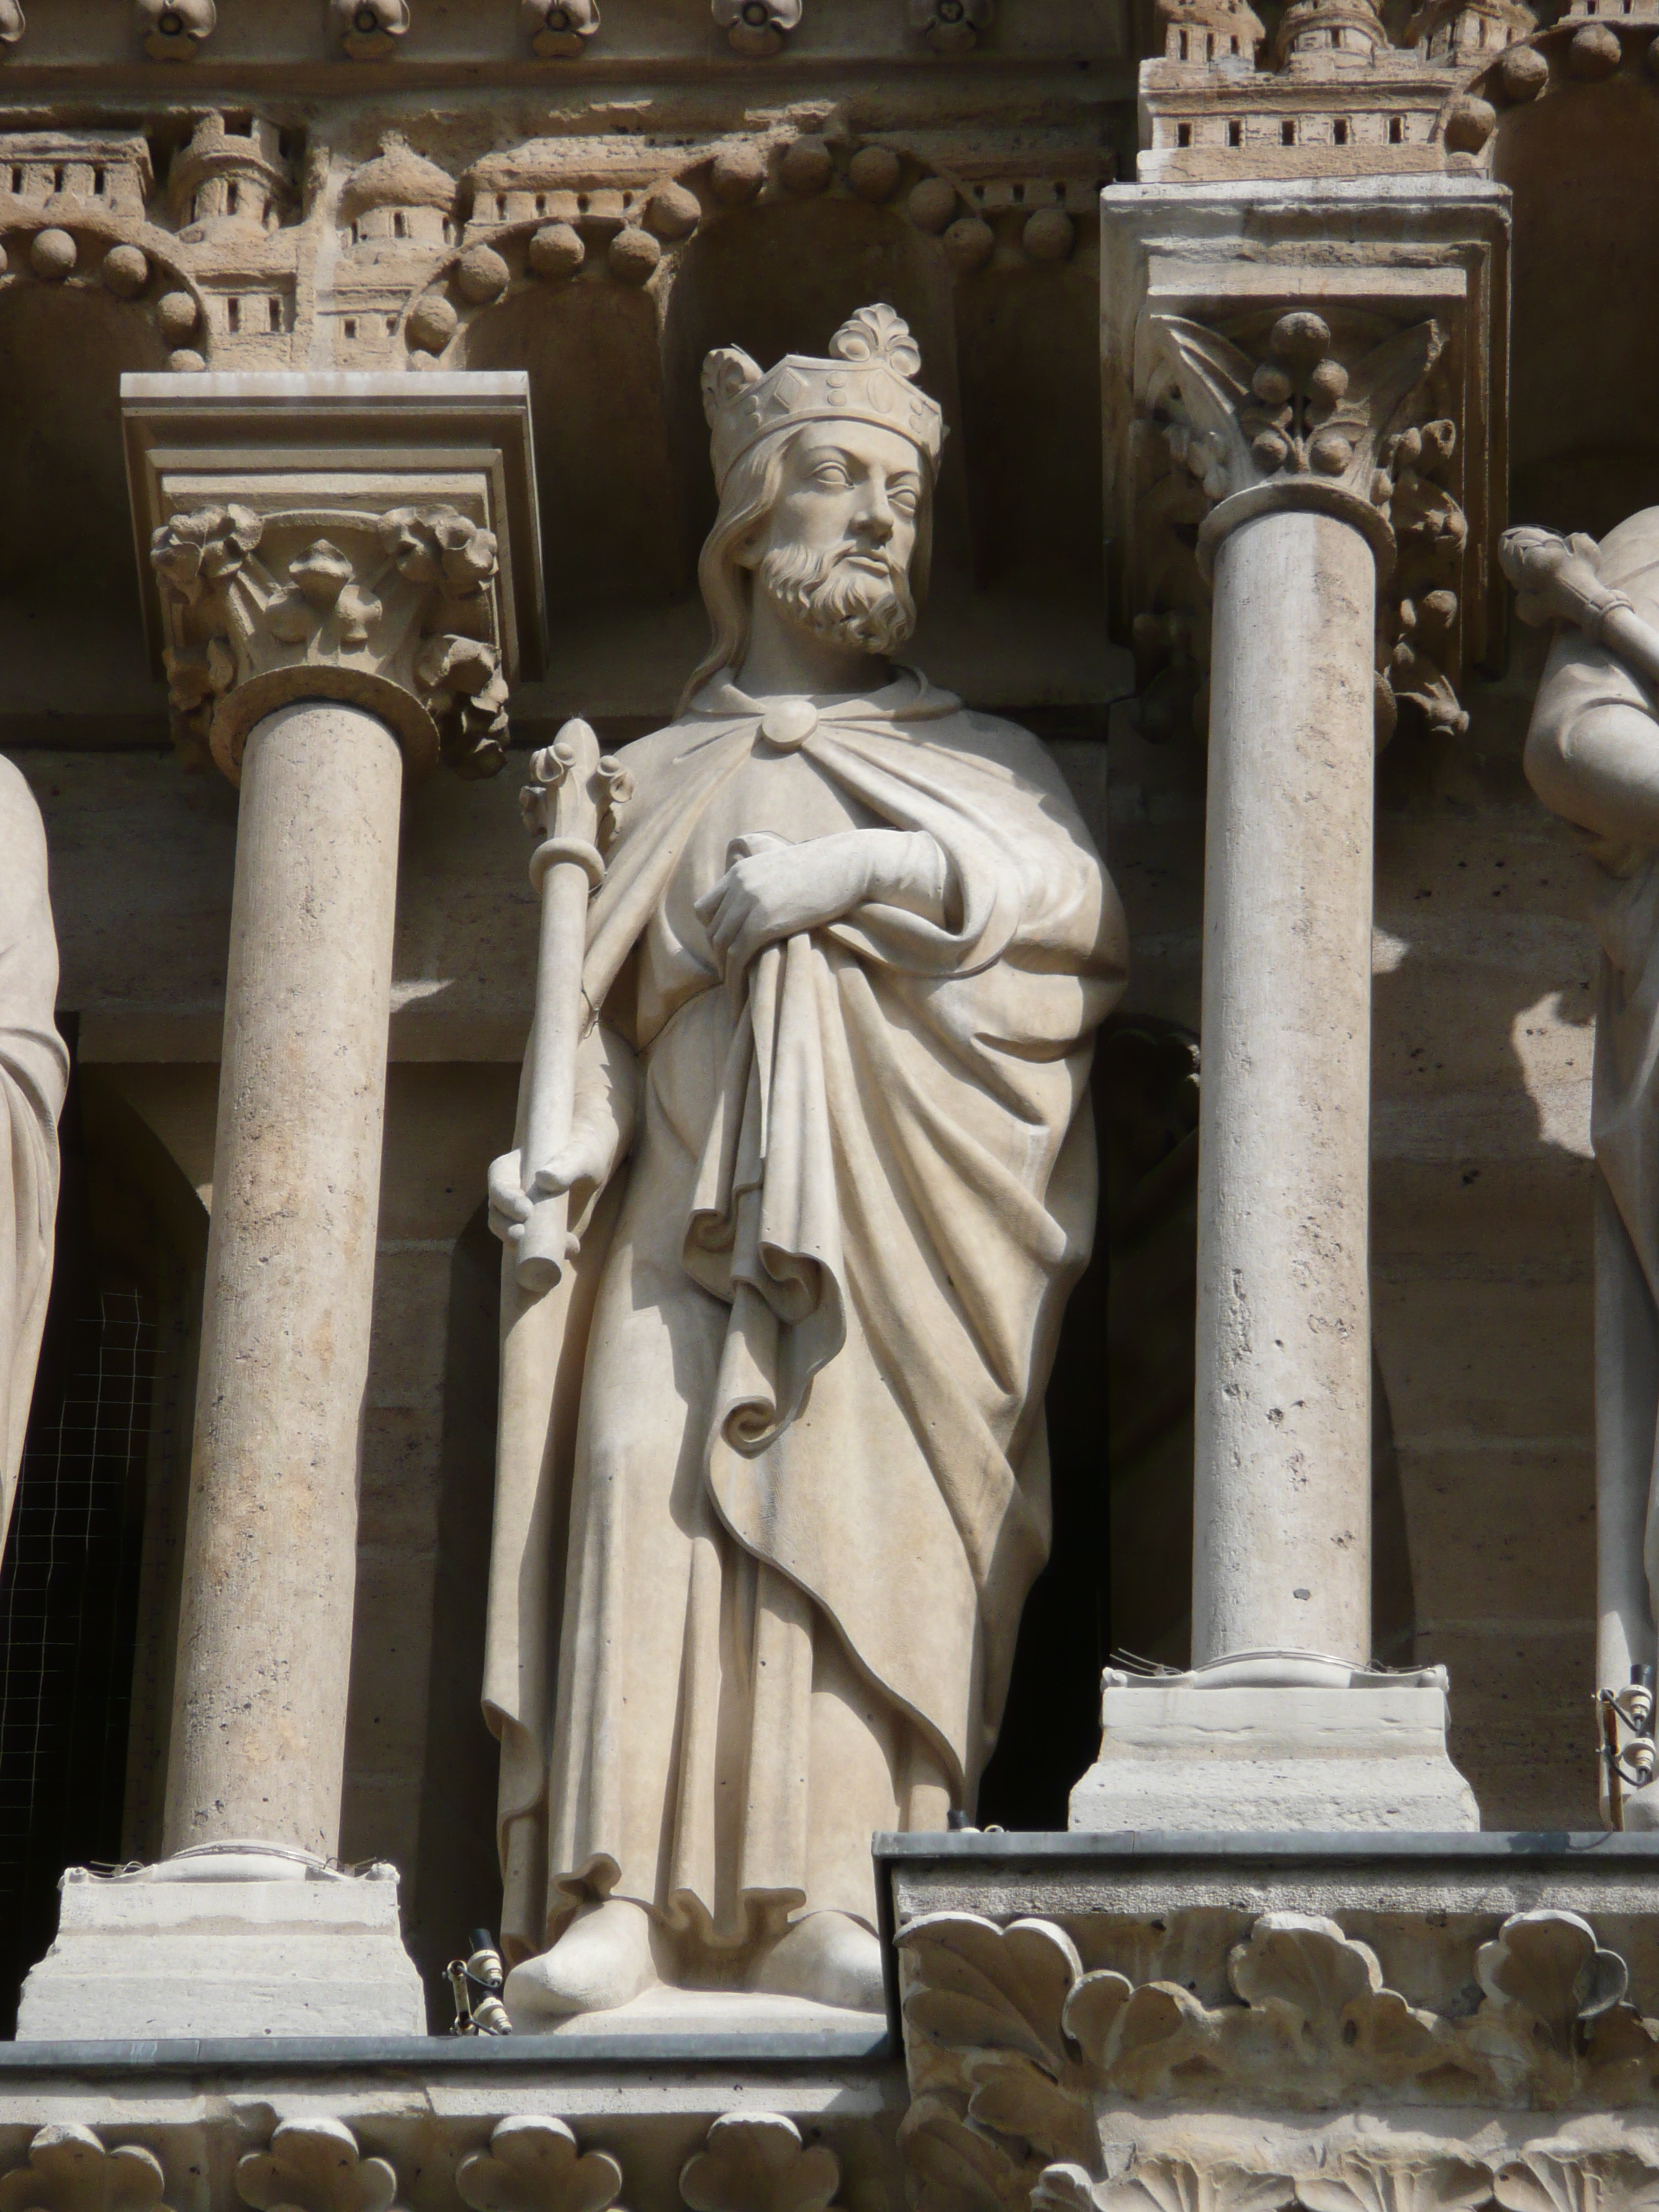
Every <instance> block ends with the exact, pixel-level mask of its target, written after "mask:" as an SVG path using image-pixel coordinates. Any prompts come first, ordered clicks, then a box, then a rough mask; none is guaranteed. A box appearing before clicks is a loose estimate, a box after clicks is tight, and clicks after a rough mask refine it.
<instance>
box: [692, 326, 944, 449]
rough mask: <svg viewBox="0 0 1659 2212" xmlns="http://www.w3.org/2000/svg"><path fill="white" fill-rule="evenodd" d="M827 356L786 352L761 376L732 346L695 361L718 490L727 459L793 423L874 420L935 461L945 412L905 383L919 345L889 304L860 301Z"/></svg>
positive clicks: (914, 368) (912, 373) (918, 363)
mask: <svg viewBox="0 0 1659 2212" xmlns="http://www.w3.org/2000/svg"><path fill="white" fill-rule="evenodd" d="M829 353H830V358H829V360H828V361H820V360H818V359H817V357H816V356H813V355H810V354H799V353H791V354H786V355H785V356H784V357H783V359H782V360H781V362H777V363H776V364H775V366H774V367H773V368H769V369H768V370H767V371H766V372H765V374H762V372H761V369H760V368H759V366H758V364H757V362H752V361H751V360H750V358H749V356H748V355H747V354H746V353H744V350H743V349H742V348H741V347H740V346H720V347H718V348H717V349H715V351H714V352H713V353H711V354H710V355H709V356H708V359H707V360H706V361H705V362H703V365H702V404H703V412H704V413H705V414H706V415H707V416H708V427H709V428H710V429H711V430H712V431H713V433H714V444H713V452H714V483H715V485H716V487H717V488H718V489H720V490H721V491H724V490H725V489H726V477H728V476H729V475H730V474H731V472H732V466H733V465H734V463H736V462H737V461H738V460H740V459H742V458H743V456H744V454H745V453H747V452H748V451H749V450H750V447H752V446H756V445H758V444H759V442H760V441H761V440H762V439H763V438H766V437H769V436H770V435H771V434H772V433H773V432H774V431H775V430H787V429H791V428H793V426H794V425H795V424H796V423H797V422H874V423H877V424H878V425H879V426H880V428H883V429H884V430H897V431H899V432H900V433H901V434H902V435H903V436H904V437H907V438H908V439H909V440H910V441H911V443H912V444H913V445H914V446H915V447H916V448H917V450H918V451H919V452H921V453H924V454H926V456H927V462H928V466H929V469H930V470H933V469H936V468H937V467H938V465H939V447H941V445H942V444H943V443H944V441H945V418H944V417H943V416H942V415H941V414H940V412H939V404H938V403H937V401H935V400H933V399H930V398H928V396H927V393H926V392H920V391H918V390H917V388H916V386H915V384H914V383H913V382H912V379H913V378H914V377H915V374H916V372H917V370H918V369H919V368H921V347H920V346H918V345H917V343H916V342H915V339H914V338H913V337H911V335H910V331H909V328H908V325H907V324H906V323H905V321H904V319H903V318H902V316H900V315H898V314H896V313H894V311H893V309H892V308H891V307H884V306H880V305H878V306H875V307H860V309H859V311H858V313H857V314H855V315H854V316H852V317H850V318H849V319H848V321H846V322H844V323H843V324H842V326H841V328H840V329H839V330H838V331H836V335H835V336H834V337H832V338H831V339H830V341H829Z"/></svg>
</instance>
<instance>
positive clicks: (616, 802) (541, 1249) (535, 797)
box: [514, 720, 631, 1291]
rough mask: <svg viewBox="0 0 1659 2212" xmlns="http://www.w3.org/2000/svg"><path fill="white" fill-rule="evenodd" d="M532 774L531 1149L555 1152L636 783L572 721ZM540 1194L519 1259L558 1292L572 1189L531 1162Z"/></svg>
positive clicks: (566, 1116) (528, 803)
mask: <svg viewBox="0 0 1659 2212" xmlns="http://www.w3.org/2000/svg"><path fill="white" fill-rule="evenodd" d="M530 773H531V775H532V778H533V779H534V781H532V782H530V783H527V784H526V786H525V787H524V789H523V791H522V792H521V793H520V797H519V804H520V806H521V807H522V808H523V810H524V818H525V822H526V825H527V827H528V828H529V829H531V830H532V832H533V833H534V834H535V835H536V836H538V838H539V839H540V840H541V842H539V843H538V846H537V848H536V849H535V851H534V852H533V853H532V854H531V856H530V881H531V884H532V886H533V887H534V889H535V890H537V891H538V893H539V894H540V897H541V941H540V945H539V947H538V957H537V963H536V1016H535V1021H534V1024H533V1025H532V1030H531V1043H530V1056H529V1066H528V1068H527V1070H526V1073H527V1076H528V1079H529V1097H528V1100H527V1110H526V1120H525V1133H526V1134H525V1145H524V1152H523V1157H524V1158H525V1159H526V1161H529V1160H542V1161H545V1160H550V1159H551V1158H554V1157H555V1155H556V1153H557V1152H559V1150H560V1148H561V1147H562V1146H563V1145H565V1144H566V1143H567V1142H568V1139H569V1136H570V1123H571V1116H572V1114H573V1113H574V1107H575V1097H576V1052H577V1048H578V1046H579V1045H580V1042H581V1038H582V1031H583V1030H584V1029H585V1028H586V1019H585V1015H584V1004H585V1002H584V1000H583V998H582V959H583V956H584V954H585V953H586V948H587V902H588V899H589V898H590V896H592V893H593V892H594V891H596V890H598V889H599V885H600V884H601V883H602V882H603V881H604V879H605V861H604V859H603V857H602V856H601V854H600V851H599V840H600V836H601V831H602V829H603V830H604V831H605V833H607V836H606V842H609V837H610V836H614V835H615V831H616V826H617V811H618V810H619V809H620V807H621V806H622V805H623V802H624V801H625V800H626V799H627V797H628V794H629V789H630V788H631V783H630V781H629V776H628V773H627V770H626V769H619V768H618V767H617V763H615V762H614V761H613V760H610V759H607V758H605V757H602V756H601V754H600V751H599V738H597V737H596V736H595V735H594V733H593V731H592V728H591V727H590V726H589V725H588V724H587V723H586V722H584V721H581V720H572V721H568V722H567V723H566V724H565V725H564V726H563V728H562V730H561V731H560V732H559V734H558V735H557V737H556V738H555V739H554V740H553V743H552V744H550V745H544V746H543V747H542V749H541V750H540V751H539V752H538V753H537V754H536V756H535V757H534V758H533V760H532V762H531V764H530ZM524 1191H525V1195H526V1198H528V1199H530V1200H532V1210H531V1213H530V1218H529V1219H528V1220H527V1221H526V1224H525V1226H524V1235H523V1237H522V1238H521V1239H520V1242H519V1244H518V1249H517V1252H516V1255H515V1258H514V1267H515V1272H516V1273H517V1275H518V1279H519V1283H520V1286H521V1288H523V1289H525V1290H526V1291H550V1290H551V1289H552V1288H553V1286H554V1285H555V1284H556V1282H557V1281H558V1279H559V1278H560V1276H561V1275H562V1273H564V1268H565V1263H566V1262H567V1261H568V1260H569V1259H571V1258H572V1257H573V1256H574V1253H575V1250H576V1239H575V1237H574V1236H573V1235H572V1233H571V1230H570V1224H569V1212H570V1194H569V1192H568V1190H549V1189H548V1188H546V1186H545V1184H544V1182H542V1180H541V1178H540V1176H539V1175H538V1172H537V1171H536V1170H532V1171H531V1174H530V1176H529V1179H528V1180H527V1181H526V1183H525V1186H524Z"/></svg>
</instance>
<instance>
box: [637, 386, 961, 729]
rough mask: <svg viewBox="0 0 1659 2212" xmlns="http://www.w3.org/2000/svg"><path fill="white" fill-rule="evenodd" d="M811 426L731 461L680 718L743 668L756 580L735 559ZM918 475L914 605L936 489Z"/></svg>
mask: <svg viewBox="0 0 1659 2212" xmlns="http://www.w3.org/2000/svg"><path fill="white" fill-rule="evenodd" d="M814 427H816V426H815V425H813V424H811V423H807V422H797V423H794V424H793V426H791V427H790V428H786V429H782V430H779V431H777V432H775V434H774V435H772V436H771V437H769V438H763V439H762V440H761V441H760V443H759V444H758V445H756V446H751V447H750V449H749V451H748V452H747V453H744V454H743V455H742V456H741V458H740V459H738V460H737V461H735V462H734V463H733V464H732V472H731V474H730V475H729V476H728V477H726V489H725V490H724V491H723V492H722V493H721V495H720V513H718V514H717V515H716V516H715V518H714V528H713V529H712V530H711V531H710V532H709V533H708V537H707V538H705V539H704V540H703V547H702V552H701V554H699V556H697V581H698V583H699V584H700V585H701V586H702V603H703V605H704V606H706V607H707V608H708V652H707V653H704V655H703V657H702V659H701V660H700V661H699V662H698V663H697V665H696V668H694V669H693V670H692V671H691V678H690V682H689V683H688V684H687V685H686V687H685V689H684V691H682V692H681V694H680V701H679V705H678V708H676V709H675V711H676V713H677V714H684V712H685V710H686V708H687V707H688V706H690V703H691V702H692V700H693V699H695V698H696V696H697V694H698V692H699V691H701V690H702V687H703V685H704V684H707V683H708V679H709V678H710V677H711V676H716V675H718V674H719V673H720V670H721V669H723V668H729V669H730V670H731V671H732V673H733V675H735V674H736V673H737V671H738V669H739V668H741V667H742V665H743V664H744V658H745V656H746V655H747V653H748V651H749V622H750V616H749V606H750V594H751V592H753V589H754V576H753V574H752V572H751V571H750V569H748V568H745V567H744V564H743V562H741V561H740V560H739V559H738V554H739V553H740V552H741V551H742V550H743V547H744V544H745V542H746V541H747V539H749V538H750V537H752V536H753V535H754V533H755V532H757V530H759V529H760V528H761V527H762V526H763V524H764V523H765V521H766V518H767V517H768V515H769V514H770V513H771V512H772V509H773V508H774V507H775V506H776V505H777V503H778V498H779V495H780V494H781V491H782V489H783V465H784V462H785V460H786V459H787V457H788V453H789V450H790V448H791V447H792V446H793V444H794V442H795V441H796V439H797V438H799V436H800V435H801V433H802V432H803V431H804V430H807V429H810V428H814ZM921 478H922V490H921V507H920V508H919V509H918V510H917V513H916V544H915V552H914V553H912V555H911V556H910V588H911V590H912V592H914V593H915V599H916V604H917V605H918V606H920V605H921V603H922V601H923V600H924V599H926V597H927V571H928V568H929V565H930V563H931V562H932V560H933V484H932V482H931V479H930V475H929V471H928V470H927V467H926V466H925V465H924V466H923V468H922V470H921Z"/></svg>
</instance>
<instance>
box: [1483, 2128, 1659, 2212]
mask: <svg viewBox="0 0 1659 2212" xmlns="http://www.w3.org/2000/svg"><path fill="white" fill-rule="evenodd" d="M1492 2194H1493V2196H1494V2197H1496V2198H1497V2200H1498V2203H1499V2204H1501V2205H1502V2206H1503V2207H1504V2212H1653V2208H1654V2207H1655V2206H1659V2166H1655V2165H1654V2164H1653V2162H1652V2160H1649V2159H1645V2158H1643V2157H1642V2156H1640V2155H1639V2154H1638V2153H1637V2152H1635V2151H1633V2150H1629V2149H1617V2150H1599V2151H1581V2150H1576V2149H1573V2150H1568V2149H1562V2150H1557V2149H1555V2148H1552V2147H1551V2146H1550V2145H1548V2144H1539V2145H1536V2146H1535V2147H1534V2148H1532V2149H1531V2150H1528V2151H1527V2152H1525V2153H1524V2154H1522V2156H1521V2157H1520V2158H1516V2159H1511V2160H1509V2162H1508V2163H1507V2164H1506V2165H1504V2166H1499V2167H1498V2170H1497V2172H1495V2173H1494V2174H1493V2175H1492Z"/></svg>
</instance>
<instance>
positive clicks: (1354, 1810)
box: [1070, 1651, 1480, 1834]
mask: <svg viewBox="0 0 1659 2212" xmlns="http://www.w3.org/2000/svg"><path fill="white" fill-rule="evenodd" d="M1446 1717H1447V1700H1446V1674H1445V1670H1444V1668H1440V1667H1428V1668H1420V1669H1419V1670H1417V1671H1415V1672H1413V1673H1410V1674H1382V1673H1378V1672H1376V1671H1375V1670H1373V1669H1371V1668H1358V1667H1352V1666H1349V1665H1347V1664H1346V1662H1342V1661H1339V1660H1333V1659H1327V1658H1323V1657H1322V1656H1319V1655H1318V1654H1316V1653H1313V1652H1293V1651H1257V1652H1243V1653H1240V1654H1238V1655H1237V1656H1234V1657H1232V1658H1230V1659H1225V1660H1218V1661H1217V1662H1215V1663H1214V1664H1213V1665H1211V1666H1208V1667H1200V1668H1194V1670H1193V1671H1192V1672H1191V1673H1190V1674H1125V1673H1122V1672H1121V1671H1119V1670H1118V1669H1117V1668H1109V1669H1108V1671H1107V1673H1106V1674H1105V1676H1104V1678H1103V1683H1102V1688H1101V1744H1100V1757H1099V1758H1098V1759H1097V1761H1096V1762H1095V1764H1094V1765H1092V1766H1091V1768H1090V1769H1089V1771H1088V1772H1087V1773H1086V1774H1085V1776H1084V1777H1083V1778H1082V1780H1081V1781H1080V1782H1079V1784H1078V1785H1077V1787H1076V1788H1075V1789H1074V1790H1073V1792H1072V1800H1071V1821H1070V1825H1071V1826H1072V1827H1073V1828H1075V1829H1080V1830H1086V1831H1091V1832H1097V1833H1115V1832H1121V1831H1123V1830H1126V1829H1127V1830H1148V1829H1152V1830H1165V1831H1168V1830H1182V1831H1186V1832H1226V1831H1236V1830H1239V1829H1243V1830H1250V1829H1258V1830H1260V1829H1275V1830H1282V1829H1292V1828H1306V1829H1310V1830H1314V1831H1316V1832H1320V1833H1322V1834H1328V1833H1330V1832H1333V1831H1340V1830H1344V1829H1351V1830H1359V1831H1364V1832H1372V1833H1376V1832H1389V1831H1398V1830H1402V1829H1403V1830H1406V1831H1407V1832H1411V1833H1413V1834H1424V1833H1431V1832H1437V1831H1441V1830H1448V1831H1451V1832H1467V1831H1468V1830H1470V1829H1476V1828H1479V1826H1480V1808H1479V1806H1477V1804H1476V1803H1475V1802H1474V1792H1473V1790H1470V1788H1469V1785H1468V1783H1467V1782H1465V1781H1464V1779H1463V1778H1462V1775H1461V1774H1460V1773H1459V1772H1458V1771H1457V1769H1456V1768H1455V1766H1454V1765H1452V1763H1451V1759H1450V1757H1449V1754H1448V1752H1447V1749H1446Z"/></svg>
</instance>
